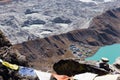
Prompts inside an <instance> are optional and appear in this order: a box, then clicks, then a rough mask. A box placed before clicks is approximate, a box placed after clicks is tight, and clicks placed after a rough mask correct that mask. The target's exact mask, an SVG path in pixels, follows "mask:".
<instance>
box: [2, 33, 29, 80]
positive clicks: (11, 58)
mask: <svg viewBox="0 0 120 80" xmlns="http://www.w3.org/2000/svg"><path fill="white" fill-rule="evenodd" d="M0 59H3V60H5V61H8V62H10V63H12V64H18V65H23V66H28V65H27V63H28V62H27V60H26V57H25V56H24V55H21V54H20V53H19V52H18V50H17V49H15V48H13V47H12V45H11V43H10V42H9V41H8V39H7V38H6V37H5V36H4V35H3V33H2V32H1V31H0ZM16 78H17V77H16ZM16 78H15V74H14V72H13V71H12V70H10V69H7V68H6V67H5V66H3V65H2V64H1V63H0V80H18V79H16Z"/></svg>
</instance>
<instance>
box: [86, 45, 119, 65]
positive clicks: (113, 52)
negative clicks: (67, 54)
mask: <svg viewBox="0 0 120 80" xmlns="http://www.w3.org/2000/svg"><path fill="white" fill-rule="evenodd" d="M101 57H106V58H108V59H109V64H112V63H114V62H115V59H116V58H118V57H120V44H113V45H109V46H104V47H101V48H100V49H99V50H98V51H97V52H96V54H95V55H93V56H92V57H88V58H86V60H96V61H98V60H100V59H101Z"/></svg>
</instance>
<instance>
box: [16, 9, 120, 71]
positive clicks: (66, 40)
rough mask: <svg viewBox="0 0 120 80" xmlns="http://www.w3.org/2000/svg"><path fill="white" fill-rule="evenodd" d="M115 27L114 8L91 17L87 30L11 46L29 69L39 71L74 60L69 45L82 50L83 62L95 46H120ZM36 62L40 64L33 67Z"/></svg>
mask: <svg viewBox="0 0 120 80" xmlns="http://www.w3.org/2000/svg"><path fill="white" fill-rule="evenodd" d="M119 23H120V8H117V9H113V10H109V11H106V12H105V13H103V14H102V15H99V16H97V17H95V18H94V19H93V20H92V22H91V25H90V27H89V28H88V29H81V30H74V31H71V32H68V33H65V34H60V35H54V36H51V37H46V38H42V39H37V40H34V41H28V42H24V43H22V44H18V45H15V47H16V48H17V49H18V50H19V51H20V53H21V54H24V55H25V56H27V57H28V59H29V60H30V63H31V64H32V65H34V66H41V67H42V68H43V67H44V65H46V64H51V63H52V62H55V61H57V60H58V59H62V58H74V50H73V53H72V52H71V50H70V46H72V45H75V46H76V47H78V49H80V50H83V52H80V53H83V54H85V56H82V58H85V57H87V56H91V55H92V54H94V53H95V52H96V50H97V49H98V48H99V47H97V46H103V45H109V44H113V43H120V24H119ZM84 45H86V46H84ZM75 51H76V50H75ZM89 51H90V52H89ZM76 52H77V51H76ZM78 52H79V51H78ZM77 57H81V56H77ZM36 62H37V63H41V64H36ZM42 63H43V64H42ZM48 67H51V66H48ZM48 67H46V69H47V68H48ZM39 68H40V67H39Z"/></svg>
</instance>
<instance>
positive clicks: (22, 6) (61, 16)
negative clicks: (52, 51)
mask: <svg viewBox="0 0 120 80" xmlns="http://www.w3.org/2000/svg"><path fill="white" fill-rule="evenodd" d="M81 1H82V2H81ZM102 1H103V0H12V2H9V3H7V4H4V5H3V4H0V16H1V18H0V29H1V30H2V31H3V32H4V34H5V35H6V36H7V37H8V38H9V40H10V41H11V43H12V44H17V43H22V42H24V41H28V40H34V39H36V38H44V37H47V36H50V35H55V34H61V33H66V32H69V31H72V30H76V29H83V28H88V27H89V23H90V21H91V20H92V18H93V17H95V16H97V15H99V14H101V13H102V12H104V11H106V10H108V9H112V8H116V7H119V6H120V3H119V0H114V1H111V0H105V1H104V3H103V2H102ZM108 1H109V2H108ZM91 2H92V3H91ZM94 2H96V3H97V4H96V3H94ZM98 3H100V4H98ZM76 5H77V6H76Z"/></svg>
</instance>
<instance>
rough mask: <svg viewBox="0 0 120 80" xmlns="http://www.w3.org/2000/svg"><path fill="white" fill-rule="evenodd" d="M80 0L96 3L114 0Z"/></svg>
mask: <svg viewBox="0 0 120 80" xmlns="http://www.w3.org/2000/svg"><path fill="white" fill-rule="evenodd" d="M80 1H82V2H87V3H88V2H89V3H90V2H92V3H95V4H98V3H99V2H102V3H104V2H112V1H113V0H80Z"/></svg>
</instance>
